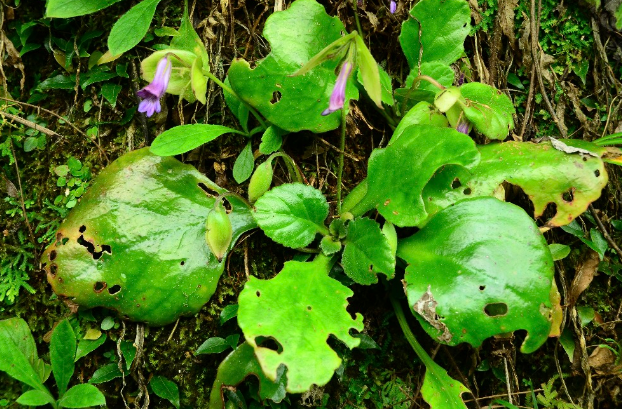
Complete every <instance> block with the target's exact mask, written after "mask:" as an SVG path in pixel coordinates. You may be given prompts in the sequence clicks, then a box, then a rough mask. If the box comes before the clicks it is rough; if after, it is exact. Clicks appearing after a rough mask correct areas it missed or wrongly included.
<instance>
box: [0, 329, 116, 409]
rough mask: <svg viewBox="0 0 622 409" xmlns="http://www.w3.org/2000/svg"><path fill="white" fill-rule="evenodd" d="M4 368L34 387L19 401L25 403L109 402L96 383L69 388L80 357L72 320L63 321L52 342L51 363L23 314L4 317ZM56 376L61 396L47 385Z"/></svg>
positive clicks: (0, 335) (0, 359)
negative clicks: (39, 352) (40, 353)
mask: <svg viewBox="0 0 622 409" xmlns="http://www.w3.org/2000/svg"><path fill="white" fill-rule="evenodd" d="M0 344H2V346H3V347H2V348H3V351H2V354H0V371H3V372H6V373H7V374H8V375H9V376H11V377H13V378H15V379H17V380H18V381H20V382H22V383H24V384H25V385H27V386H28V387H30V388H31V389H30V390H27V391H26V392H24V393H23V394H22V395H21V396H20V397H19V398H18V399H17V403H19V404H21V405H25V406H45V405H51V406H52V407H53V408H86V407H90V406H96V405H105V404H106V399H105V398H104V395H103V394H102V393H101V392H100V391H99V390H98V389H97V388H96V387H95V386H93V385H89V384H78V385H75V386H73V387H71V388H69V389H67V387H68V385H69V382H70V381H71V377H72V376H73V372H74V368H75V362H74V361H75V360H77V358H76V348H77V345H76V337H75V334H74V331H73V329H72V327H71V324H70V323H69V321H68V320H63V321H61V322H60V323H59V324H58V325H57V326H56V328H55V329H54V332H53V333H52V340H51V342H50V362H51V365H48V364H47V363H46V362H44V361H43V360H42V359H40V358H39V357H38V355H37V348H36V346H35V341H34V339H33V337H32V334H31V332H30V329H29V328H28V324H26V322H25V321H24V320H22V319H21V318H11V319H8V320H3V321H0ZM50 373H51V374H52V375H53V376H54V380H55V382H56V386H57V388H58V397H59V398H58V399H56V398H54V396H53V395H52V393H51V392H50V391H49V389H48V388H47V387H46V386H45V385H44V383H45V382H46V381H47V379H48V378H49V376H50Z"/></svg>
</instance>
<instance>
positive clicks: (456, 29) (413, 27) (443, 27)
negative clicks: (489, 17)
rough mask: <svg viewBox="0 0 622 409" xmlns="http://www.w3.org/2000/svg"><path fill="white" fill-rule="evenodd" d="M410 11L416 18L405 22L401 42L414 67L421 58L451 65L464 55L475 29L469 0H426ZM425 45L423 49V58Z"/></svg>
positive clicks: (407, 57)
mask: <svg viewBox="0 0 622 409" xmlns="http://www.w3.org/2000/svg"><path fill="white" fill-rule="evenodd" d="M410 15H411V16H413V17H414V18H410V19H408V20H407V21H405V22H404V23H402V33H401V34H400V45H401V46H402V50H403V51H404V55H406V59H407V60H408V65H409V66H410V68H411V69H412V68H415V67H417V65H418V63H419V62H439V63H445V64H448V65H449V64H451V63H453V62H454V61H456V60H457V59H458V58H460V56H461V55H462V53H463V52H464V40H465V38H466V36H467V35H468V34H469V31H470V30H471V27H470V26H469V23H470V21H471V10H470V8H469V4H468V2H466V1H465V0H444V1H443V2H440V1H439V0H422V1H420V2H419V3H417V4H416V5H415V7H413V8H412V10H410ZM419 22H421V24H422V25H421V26H420V25H419ZM419 34H421V37H420V36H419ZM421 49H423V52H422V58H421V61H419V52H420V50H421Z"/></svg>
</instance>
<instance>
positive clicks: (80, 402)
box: [58, 383, 106, 408]
mask: <svg viewBox="0 0 622 409" xmlns="http://www.w3.org/2000/svg"><path fill="white" fill-rule="evenodd" d="M105 404H106V398H105V397H104V394H103V393H101V392H100V390H99V389H97V387H96V386H94V385H90V384H88V383H83V384H80V385H76V386H74V387H72V388H71V389H69V390H68V391H67V393H65V394H64V395H63V396H62V397H61V398H60V400H59V401H58V405H59V406H60V407H61V408H88V407H90V406H100V405H105Z"/></svg>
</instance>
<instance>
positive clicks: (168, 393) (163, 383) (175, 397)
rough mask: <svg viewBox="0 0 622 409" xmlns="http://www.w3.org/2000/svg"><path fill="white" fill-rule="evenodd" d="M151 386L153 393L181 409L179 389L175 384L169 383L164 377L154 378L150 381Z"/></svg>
mask: <svg viewBox="0 0 622 409" xmlns="http://www.w3.org/2000/svg"><path fill="white" fill-rule="evenodd" d="M149 386H151V389H152V390H153V393H155V394H156V395H158V396H159V397H161V398H162V399H166V400H168V401H169V402H171V403H172V404H173V406H175V407H176V408H177V409H179V388H178V387H177V384H176V383H175V382H172V381H169V380H168V379H166V378H165V377H163V376H154V377H153V378H151V381H149Z"/></svg>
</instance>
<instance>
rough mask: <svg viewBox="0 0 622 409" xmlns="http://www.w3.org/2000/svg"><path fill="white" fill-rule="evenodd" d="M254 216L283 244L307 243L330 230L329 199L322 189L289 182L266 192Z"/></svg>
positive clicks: (265, 230) (260, 225)
mask: <svg viewBox="0 0 622 409" xmlns="http://www.w3.org/2000/svg"><path fill="white" fill-rule="evenodd" d="M253 217H254V218H255V220H256V221H257V224H258V225H259V227H260V228H261V229H262V230H263V231H264V233H266V236H268V237H270V238H271V239H272V240H274V241H276V242H277V243H280V244H282V245H284V246H287V247H291V248H299V247H304V246H306V245H308V244H309V243H311V242H312V241H313V239H314V238H315V235H316V234H317V233H322V234H328V229H327V228H326V226H324V220H326V217H328V202H327V201H326V198H324V195H323V194H322V192H320V191H319V190H317V189H315V188H313V187H311V186H307V185H303V184H301V183H287V184H284V185H281V186H278V187H275V188H274V189H272V190H269V191H268V192H266V193H265V194H264V195H263V196H261V197H260V198H259V199H258V200H257V202H256V203H255V209H254V210H253Z"/></svg>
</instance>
